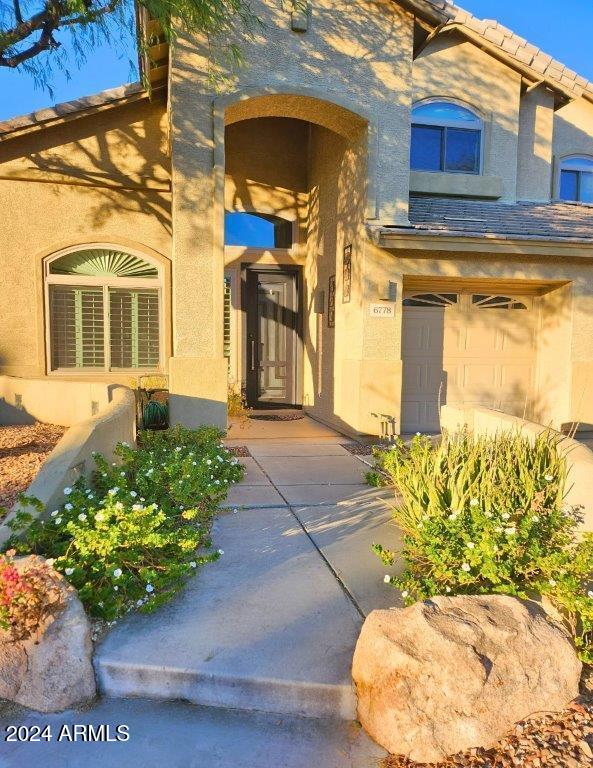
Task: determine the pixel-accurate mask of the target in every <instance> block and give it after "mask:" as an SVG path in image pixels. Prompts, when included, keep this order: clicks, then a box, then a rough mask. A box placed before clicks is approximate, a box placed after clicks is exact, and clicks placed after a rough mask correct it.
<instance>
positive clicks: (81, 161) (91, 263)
mask: <svg viewBox="0 0 593 768" xmlns="http://www.w3.org/2000/svg"><path fill="white" fill-rule="evenodd" d="M253 8H254V11H255V13H256V14H257V15H258V16H259V17H260V19H261V21H262V22H263V24H262V26H261V28H258V29H256V30H255V31H254V33H253V34H251V35H247V34H245V33H244V32H242V31H241V30H238V31H237V40H236V42H237V44H238V45H239V46H240V48H241V50H242V53H243V58H244V63H243V64H242V65H241V66H240V67H238V68H235V69H228V70H225V67H224V63H223V62H224V57H222V56H217V54H216V51H215V53H214V55H213V54H212V52H211V49H210V47H209V46H208V45H207V43H206V41H205V40H200V39H195V38H193V39H181V40H179V41H178V42H177V44H176V45H175V47H174V48H173V49H172V50H169V48H168V46H167V45H166V44H165V43H164V42H163V41H162V40H158V39H157V40H155V44H154V46H153V50H152V54H153V55H152V57H151V63H150V65H148V64H147V63H145V64H144V66H145V67H147V73H148V75H149V77H150V79H151V82H152V86H153V87H152V90H151V91H150V92H148V91H146V90H145V89H143V88H141V87H140V86H138V85H135V86H134V85H133V86H126V87H123V88H120V89H116V90H114V91H109V92H105V93H102V94H99V95H97V96H93V97H90V98H87V99H81V100H78V101H75V102H70V103H68V104H63V105H60V106H59V107H56V108H55V109H52V110H46V111H43V112H40V113H36V114H34V115H31V116H27V117H23V118H17V119H14V120H10V121H8V122H5V123H3V124H1V125H0V131H1V135H0V199H1V201H2V210H3V212H4V216H3V217H2V222H1V223H0V233H1V234H0V264H1V267H2V270H1V274H2V280H1V282H0V312H1V329H2V331H1V335H0V372H2V373H5V374H9V375H13V376H22V377H52V378H54V379H55V378H58V379H59V378H60V377H62V378H67V379H72V378H81V377H82V378H85V379H93V380H95V379H96V380H101V381H113V382H123V383H127V382H128V381H129V379H130V377H131V376H132V375H137V374H138V373H143V372H162V373H165V374H167V376H168V380H169V387H170V392H171V401H170V403H171V405H170V408H171V418H172V421H173V422H182V423H185V424H188V425H195V424H199V423H204V422H208V423H218V424H221V425H224V424H225V423H226V399H227V386H228V382H229V380H230V381H231V382H236V383H239V384H241V385H242V386H243V387H244V388H245V391H246V393H247V398H248V401H249V404H250V405H252V406H255V407H272V406H279V405H291V406H295V405H296V406H303V408H304V409H305V410H306V411H307V412H308V413H309V414H311V416H313V417H314V418H316V419H319V420H321V421H323V422H325V423H327V424H329V425H331V426H334V427H336V428H338V429H341V430H343V431H345V432H347V433H352V434H356V433H371V434H372V433H377V431H378V429H379V428H380V426H379V425H380V421H381V419H382V418H383V419H385V418H393V419H394V420H395V425H396V429H397V431H400V432H403V433H409V432H415V431H427V432H435V431H438V429H439V418H438V411H439V405H440V404H443V403H455V404H467V405H470V404H482V405H486V406H489V407H493V408H499V409H502V410H504V411H507V412H510V413H514V414H518V415H523V414H525V415H527V416H530V417H532V418H534V419H536V420H538V421H540V422H543V423H552V424H554V425H555V426H558V427H559V426H561V425H566V424H568V423H572V422H579V423H580V424H581V425H582V426H583V428H587V425H588V426H589V428H593V427H591V425H592V424H593V208H592V207H591V203H593V85H592V84H590V83H589V82H587V81H586V80H585V79H584V78H582V77H580V76H579V75H578V74H576V73H575V72H571V71H569V70H568V69H566V68H565V67H564V66H563V65H562V64H560V63H558V62H557V61H554V60H553V59H552V58H551V57H550V56H547V55H546V54H545V53H543V52H542V51H540V50H538V49H537V48H536V47H535V46H533V45H531V44H530V43H528V42H527V41H526V40H524V39H522V38H520V37H518V36H517V35H515V34H513V33H512V32H510V31H509V30H507V29H505V28H504V27H502V26H500V25H499V24H497V23H496V22H494V21H480V20H478V19H476V18H475V17H473V16H471V15H470V14H468V13H466V12H465V11H463V10H461V9H459V8H458V7H456V6H454V5H451V4H449V3H447V2H444V1H443V0H361V1H360V2H335V0H310V2H307V3H305V4H303V3H299V4H298V5H297V6H295V7H293V8H292V9H291V7H289V6H287V4H286V3H281V2H280V1H279V0H256V2H255V3H254V4H253ZM145 23H146V24H148V25H150V24H151V23H152V22H145ZM157 33H158V31H157ZM584 44H585V42H584V39H583V45H584ZM213 74H214V76H213Z"/></svg>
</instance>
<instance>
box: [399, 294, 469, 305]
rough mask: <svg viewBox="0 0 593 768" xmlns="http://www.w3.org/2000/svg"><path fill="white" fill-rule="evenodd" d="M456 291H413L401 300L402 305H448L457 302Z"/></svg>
mask: <svg viewBox="0 0 593 768" xmlns="http://www.w3.org/2000/svg"><path fill="white" fill-rule="evenodd" d="M457 299H458V295H457V294H456V293H415V294H414V295H413V296H408V297H407V298H406V299H404V300H403V305H404V307H450V306H453V305H454V304H457Z"/></svg>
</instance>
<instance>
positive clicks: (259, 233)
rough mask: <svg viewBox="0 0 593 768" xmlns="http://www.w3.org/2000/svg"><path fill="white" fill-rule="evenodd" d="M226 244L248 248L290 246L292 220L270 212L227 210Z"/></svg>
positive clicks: (225, 225)
mask: <svg viewBox="0 0 593 768" xmlns="http://www.w3.org/2000/svg"><path fill="white" fill-rule="evenodd" d="M224 244H225V245H240V246H243V247H246V248H290V247H291V246H292V221H288V219H283V218H281V217H280V216H274V215H272V214H268V213H248V212H247V211H227V212H226V213H225V215H224Z"/></svg>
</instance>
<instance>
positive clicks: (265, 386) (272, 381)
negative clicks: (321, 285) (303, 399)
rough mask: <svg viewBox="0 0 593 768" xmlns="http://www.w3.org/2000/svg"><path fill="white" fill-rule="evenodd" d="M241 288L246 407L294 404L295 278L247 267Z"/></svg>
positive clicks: (289, 275) (296, 339)
mask: <svg viewBox="0 0 593 768" xmlns="http://www.w3.org/2000/svg"><path fill="white" fill-rule="evenodd" d="M244 285H245V304H244V306H245V307H246V312H247V348H246V352H247V360H246V371H247V376H246V384H247V402H248V405H250V406H251V407H256V408H273V407H275V406H291V405H297V371H296V367H297V356H298V354H297V350H298V329H299V317H298V275H297V273H296V272H289V271H281V270H256V269H253V268H250V269H247V270H246V280H245V282H244Z"/></svg>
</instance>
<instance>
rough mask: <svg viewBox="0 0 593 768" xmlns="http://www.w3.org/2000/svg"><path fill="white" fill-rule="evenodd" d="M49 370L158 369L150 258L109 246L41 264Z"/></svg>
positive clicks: (156, 282) (156, 279) (157, 310)
mask: <svg viewBox="0 0 593 768" xmlns="http://www.w3.org/2000/svg"><path fill="white" fill-rule="evenodd" d="M45 285H46V306H47V326H48V328H49V367H50V369H51V370H52V371H60V370H68V371H71V370H73V369H74V370H79V371H84V370H92V371H114V370H117V371H121V370H137V369H142V370H158V369H159V368H160V365H161V324H160V318H161V288H162V285H161V274H160V270H159V268H158V267H157V266H156V265H155V264H153V263H152V262H149V261H148V260H146V259H144V258H141V257H139V256H135V255H133V254H130V253H125V252H123V251H119V250H112V249H109V248H89V249H85V250H80V251H73V252H70V253H67V254H65V255H63V256H58V257H57V258H53V259H48V260H47V261H46V264H45Z"/></svg>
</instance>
